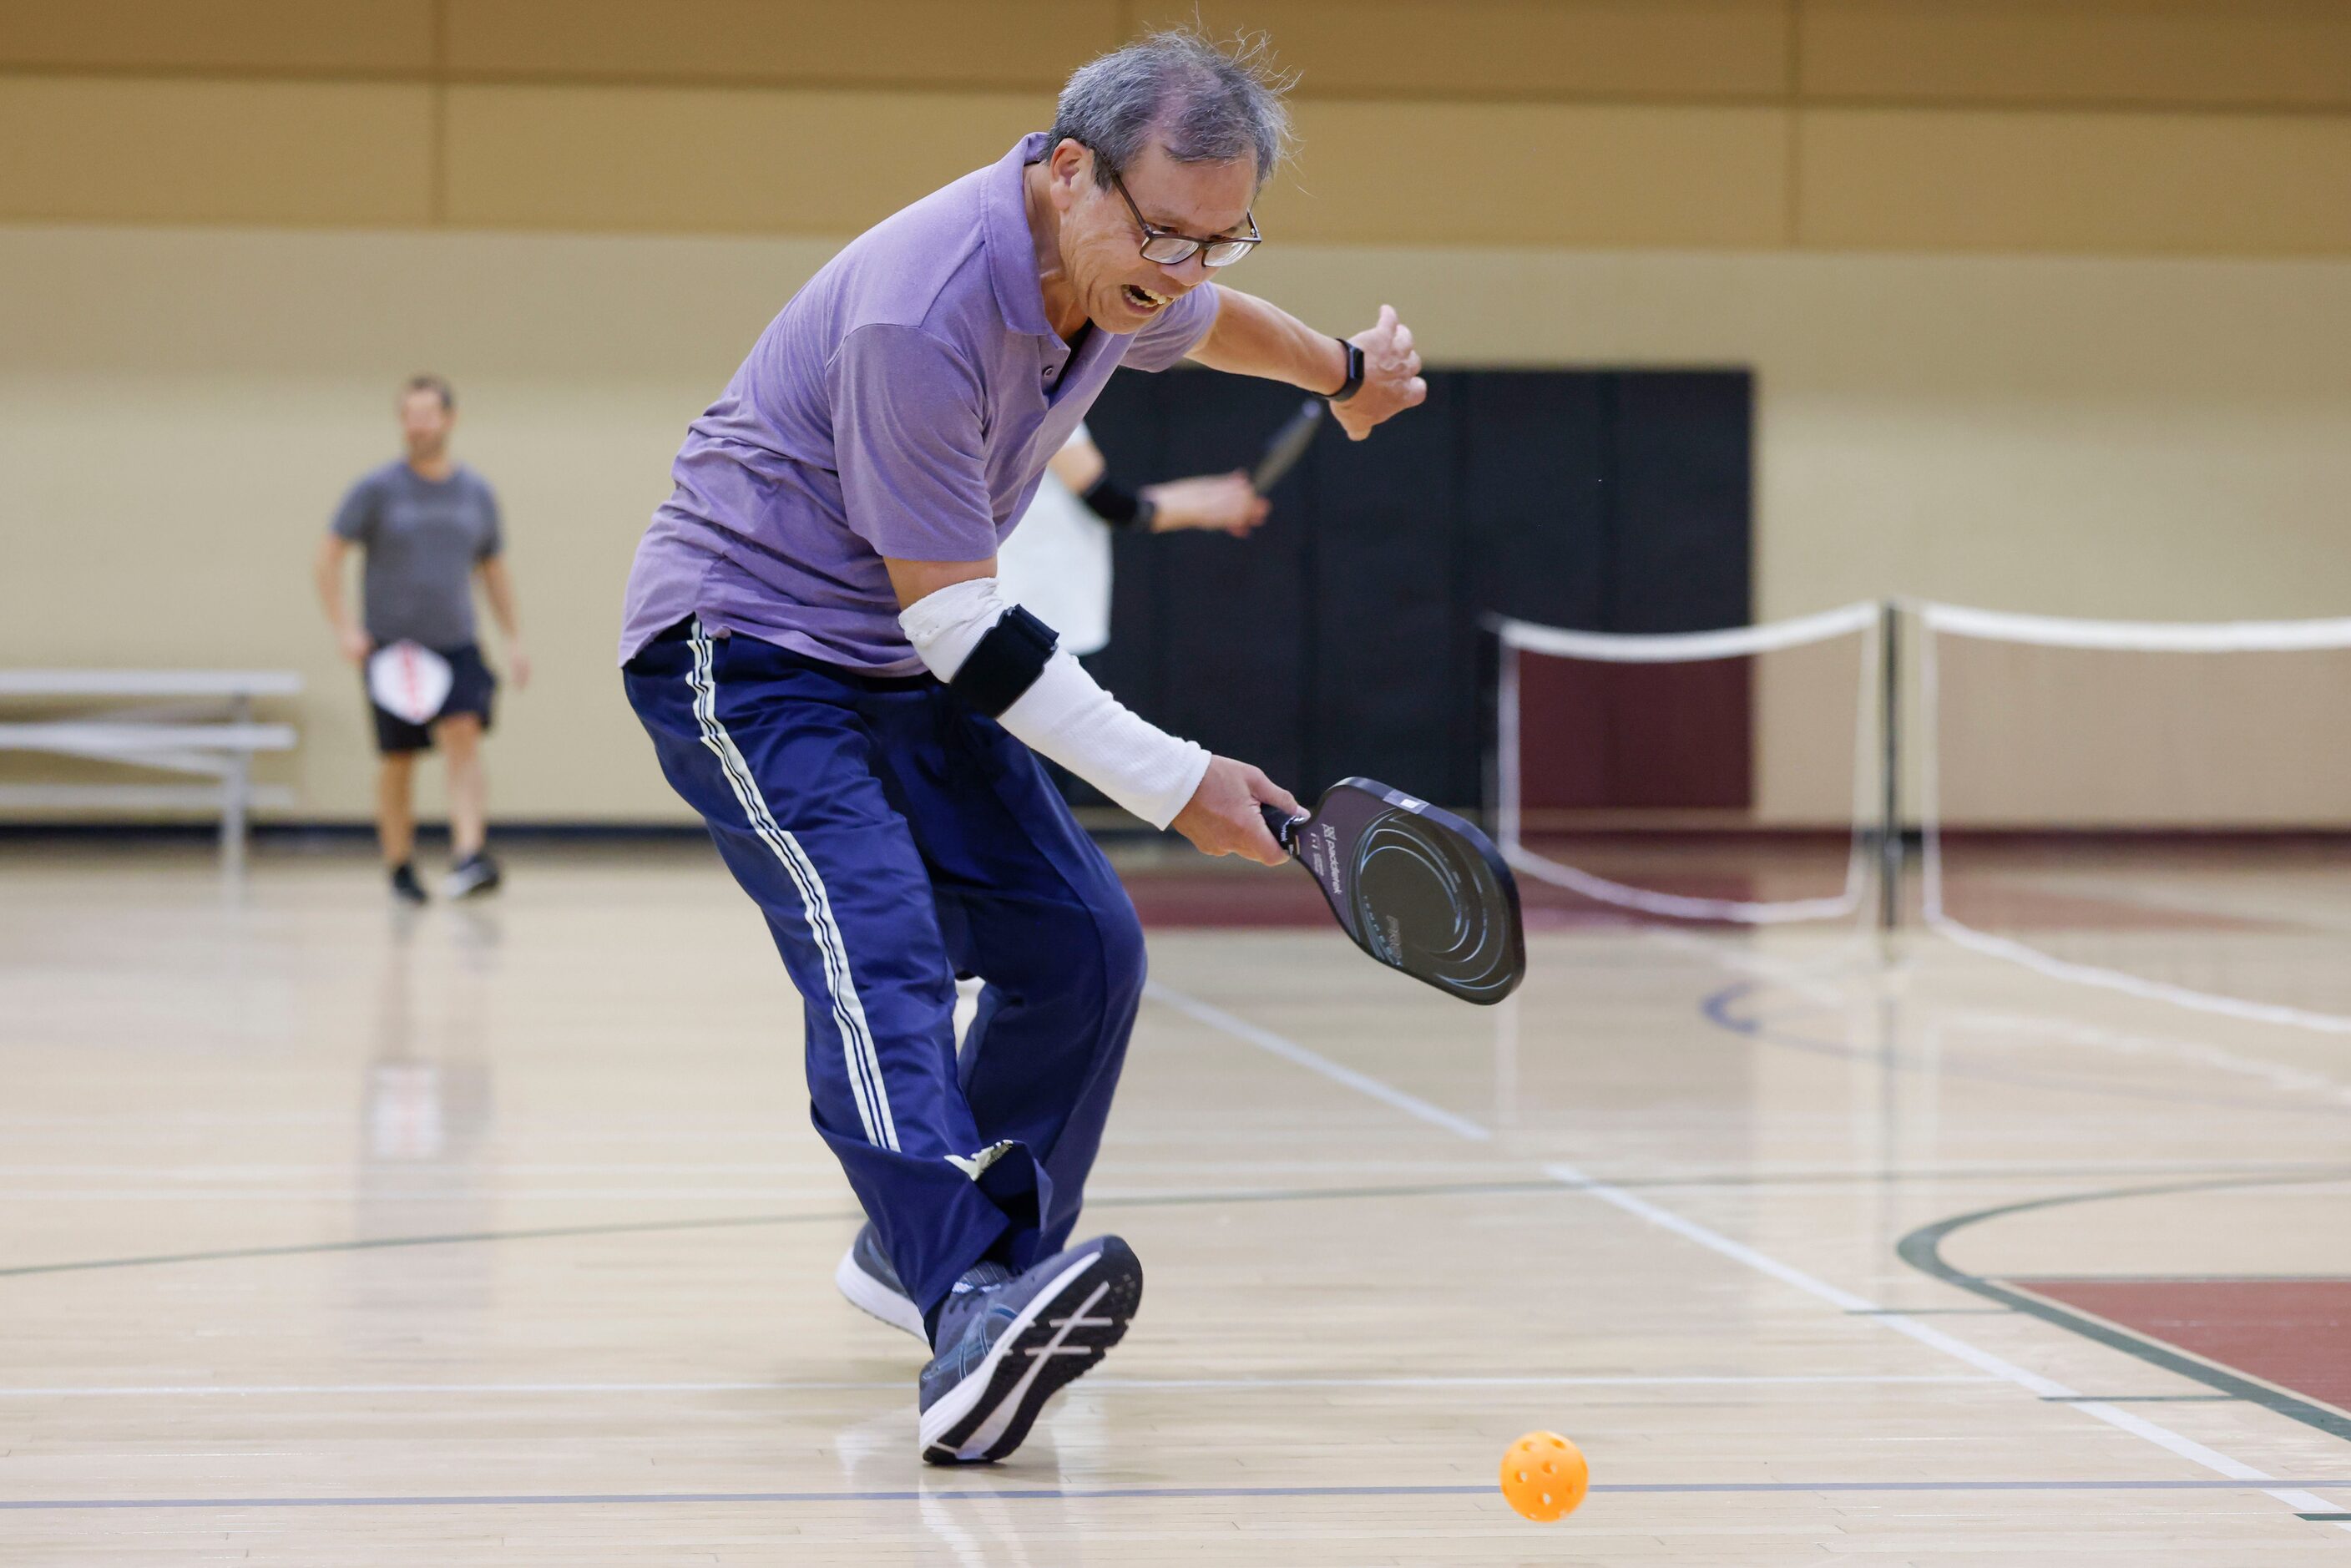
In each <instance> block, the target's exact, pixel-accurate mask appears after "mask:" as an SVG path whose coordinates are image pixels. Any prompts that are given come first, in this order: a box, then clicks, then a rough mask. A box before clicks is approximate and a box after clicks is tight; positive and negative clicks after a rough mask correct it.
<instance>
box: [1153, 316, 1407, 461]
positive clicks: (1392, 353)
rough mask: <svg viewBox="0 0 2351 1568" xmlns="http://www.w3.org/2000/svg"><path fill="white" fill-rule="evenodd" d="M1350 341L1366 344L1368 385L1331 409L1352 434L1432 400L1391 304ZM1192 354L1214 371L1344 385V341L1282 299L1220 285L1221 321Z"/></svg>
mask: <svg viewBox="0 0 2351 1568" xmlns="http://www.w3.org/2000/svg"><path fill="white" fill-rule="evenodd" d="M1347 341H1348V342H1350V343H1353V344H1354V345H1355V347H1356V348H1358V349H1360V350H1363V355H1364V381H1363V385H1362V386H1361V387H1359V388H1358V389H1356V391H1355V392H1354V394H1353V396H1352V397H1349V398H1348V399H1347V400H1346V401H1345V402H1334V403H1332V405H1331V413H1332V415H1333V416H1334V417H1336V418H1337V420H1338V421H1339V424H1340V427H1341V428H1342V429H1343V430H1344V431H1346V433H1347V435H1348V437H1349V439H1351V440H1354V441H1361V440H1363V439H1364V437H1365V436H1366V435H1369V434H1371V433H1372V427H1373V426H1374V425H1376V424H1378V423H1381V422H1382V421H1384V420H1387V419H1391V418H1394V417H1395V415H1397V414H1399V413H1403V412H1404V411H1405V409H1408V408H1412V407H1415V406H1416V405H1417V404H1418V403H1420V402H1422V401H1423V400H1424V399H1426V397H1427V396H1428V383H1427V382H1425V381H1423V380H1422V379H1421V375H1420V354H1419V352H1418V350H1416V349H1415V348H1414V347H1413V343H1412V329H1411V328H1409V327H1407V326H1405V324H1404V323H1403V322H1401V321H1399V320H1397V319H1396V313H1395V308H1394V307H1393V306H1387V305H1383V306H1381V307H1380V319H1378V320H1377V321H1376V322H1374V323H1373V324H1372V325H1371V326H1369V327H1367V328H1365V329H1364V330H1362V331H1360V332H1358V333H1356V334H1355V335H1354V336H1353V338H1350V339H1348V340H1347ZM1189 357H1190V358H1192V359H1194V360H1196V361H1199V362H1200V363H1201V364H1204V365H1206V366H1207V367H1208V368H1209V369H1211V370H1217V371H1231V372H1233V373H1234V374H1235V375H1243V376H1263V377H1265V378H1266V379H1267V380H1269V381H1277V382H1289V383H1290V385H1291V386H1294V387H1303V388H1304V389H1305V390H1306V391H1308V392H1315V393H1318V394H1320V395H1322V396H1323V397H1329V396H1331V395H1332V394H1333V393H1335V392H1339V391H1340V390H1341V388H1342V387H1343V384H1344V383H1345V382H1346V379H1347V362H1348V358H1349V356H1348V354H1347V350H1346V349H1345V347H1344V346H1343V344H1342V343H1341V342H1340V340H1338V339H1336V338H1333V337H1332V336H1331V335H1330V334H1329V333H1327V332H1318V331H1316V330H1315V329H1313V328H1311V327H1309V326H1308V325H1307V324H1306V323H1305V322H1303V321H1301V320H1300V319H1298V318H1297V317H1295V316H1292V315H1291V314H1290V312H1289V311H1287V310H1284V309H1282V308H1280V306H1278V305H1270V304H1268V303H1267V302H1266V301H1264V300H1262V299H1259V298H1257V297H1256V296H1255V295H1253V294H1243V293H1242V292H1240V291H1239V290H1238V289H1237V288H1228V287H1225V286H1224V285H1223V284H1221V283H1220V284H1218V285H1217V319H1216V322H1215V324H1214V325H1212V326H1211V327H1210V328H1209V329H1208V333H1207V336H1206V337H1205V338H1202V339H1201V340H1200V341H1199V342H1198V343H1197V344H1196V345H1195V346H1194V347H1193V349H1192V351H1191V354H1190V356H1189Z"/></svg>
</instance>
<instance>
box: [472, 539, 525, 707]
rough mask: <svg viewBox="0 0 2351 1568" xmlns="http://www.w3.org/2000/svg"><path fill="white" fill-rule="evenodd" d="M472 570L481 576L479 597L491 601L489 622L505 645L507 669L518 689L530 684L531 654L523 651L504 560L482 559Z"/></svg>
mask: <svg viewBox="0 0 2351 1568" xmlns="http://www.w3.org/2000/svg"><path fill="white" fill-rule="evenodd" d="M475 570H476V571H479V572H480V573H481V574H482V597H484V598H485V599H487V600H488V601H490V616H491V619H493V620H495V621H496V622H497V623H498V635H499V636H500V637H501V638H503V639H505V642H506V648H507V669H508V670H509V671H511V672H512V673H513V674H514V684H515V687H516V689H517V690H520V689H521V688H522V687H524V686H527V685H530V655H529V654H528V653H525V652H524V651H523V645H522V622H521V620H520V618H519V617H518V616H517V614H516V612H515V592H514V579H513V578H511V577H509V576H507V558H506V557H505V556H503V555H489V556H484V557H483V558H482V561H481V564H480V565H479V566H477V567H475Z"/></svg>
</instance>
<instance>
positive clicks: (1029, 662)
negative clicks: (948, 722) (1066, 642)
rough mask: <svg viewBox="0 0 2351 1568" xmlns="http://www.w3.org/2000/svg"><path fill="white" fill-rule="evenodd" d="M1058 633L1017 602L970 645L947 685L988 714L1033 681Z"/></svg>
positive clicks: (1011, 700)
mask: <svg viewBox="0 0 2351 1568" xmlns="http://www.w3.org/2000/svg"><path fill="white" fill-rule="evenodd" d="M1060 645H1061V633H1060V632H1056V631H1054V630H1053V629H1052V628H1051V627H1050V626H1048V625H1046V624H1045V623H1044V622H1042V621H1040V620H1038V619H1037V618H1036V617H1035V616H1034V615H1031V614H1029V612H1028V611H1027V610H1025V609H1023V608H1021V607H1020V606H1019V605H1018V604H1016V605H1014V606H1013V607H1012V608H1011V609H1009V610H1008V611H1006V612H1004V615H1003V618H1002V619H1001V620H999V621H998V622H997V623H996V624H995V625H993V626H990V627H989V628H988V629H987V633H986V635H984V636H982V637H981V638H980V640H979V641H978V642H977V643H974V644H973V645H972V650H971V652H970V653H968V654H967V655H966V656H965V658H964V662H963V665H962V667H961V668H960V669H958V670H956V673H955V678H954V679H953V680H951V681H949V682H948V683H947V689H948V690H949V691H951V692H953V693H955V694H956V695H957V696H959V697H961V698H963V700H964V701H966V702H967V703H969V704H970V705H971V706H974V707H976V708H977V709H978V710H979V711H980V712H982V713H984V714H986V715H987V716H988V717H990V718H1000V717H1001V716H1003V714H1004V710H1005V709H1007V708H1008V707H1010V706H1012V705H1013V704H1014V703H1017V702H1019V700H1020V698H1021V695H1022V694H1023V693H1025V692H1027V691H1028V689H1029V687H1030V686H1033V685H1036V684H1037V677H1038V676H1040V675H1041V674H1044V673H1045V666H1046V664H1048V663H1050V661H1051V659H1052V657H1053V650H1054V649H1055V648H1056V647H1058V646H1060Z"/></svg>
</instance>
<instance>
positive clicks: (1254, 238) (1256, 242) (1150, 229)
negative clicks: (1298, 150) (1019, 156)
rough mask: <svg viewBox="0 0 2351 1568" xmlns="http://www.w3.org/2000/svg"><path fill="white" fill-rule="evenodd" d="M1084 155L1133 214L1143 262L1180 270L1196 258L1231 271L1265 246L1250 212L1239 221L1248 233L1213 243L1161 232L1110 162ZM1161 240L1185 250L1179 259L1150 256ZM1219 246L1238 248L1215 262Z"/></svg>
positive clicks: (1098, 155) (1222, 237)
mask: <svg viewBox="0 0 2351 1568" xmlns="http://www.w3.org/2000/svg"><path fill="white" fill-rule="evenodd" d="M1078 145H1079V146H1081V147H1085V143H1084V142H1082V141H1081V142H1079V143H1078ZM1086 151H1087V152H1092V153H1093V155H1094V161H1095V162H1098V163H1100V164H1101V165H1102V168H1103V169H1105V170H1107V171H1108V172H1109V173H1110V183H1111V187H1112V189H1113V190H1115V191H1116V192H1117V193H1118V198H1119V200H1120V201H1122V202H1124V203H1125V204H1126V210H1127V211H1128V212H1130V213H1132V214H1134V225H1135V227H1137V228H1139V229H1141V230H1142V231H1143V243H1142V244H1141V245H1140V246H1136V247H1135V249H1136V250H1137V251H1138V252H1139V253H1140V254H1141V256H1143V259H1144V260H1145V261H1147V262H1150V263H1152V264H1153V265H1154V266H1155V267H1181V266H1183V265H1184V264H1185V263H1186V262H1187V261H1189V260H1191V259H1192V258H1193V257H1194V256H1198V257H1199V258H1200V260H1201V261H1202V262H1203V263H1205V264H1206V265H1207V266H1208V267H1230V266H1232V264H1233V263H1235V262H1237V261H1239V260H1242V259H1243V258H1245V257H1246V256H1248V255H1249V252H1251V251H1253V250H1255V249H1256V248H1257V247H1258V246H1261V245H1263V244H1264V243H1265V235H1262V234H1260V233H1259V232H1258V226H1257V214H1256V212H1255V211H1254V210H1252V209H1249V208H1243V209H1242V212H1241V221H1242V222H1244V223H1246V224H1248V225H1249V233H1247V234H1246V235H1220V236H1218V237H1217V238H1215V239H1202V238H1200V237H1199V236H1198V235H1187V234H1182V233H1179V232H1177V231H1176V230H1175V229H1164V228H1161V227H1160V226H1159V225H1157V224H1155V223H1153V222H1152V221H1151V220H1150V219H1149V218H1146V217H1144V215H1143V209H1142V208H1141V207H1138V206H1136V205H1135V204H1134V193H1132V192H1130V191H1129V190H1128V189H1127V188H1126V182H1125V181H1124V180H1122V179H1120V178H1119V175H1118V170H1117V169H1116V168H1115V167H1113V165H1112V163H1111V161H1110V160H1109V159H1107V158H1105V157H1103V156H1102V153H1101V152H1097V151H1096V150H1095V149H1093V148H1092V147H1086ZM1161 240H1175V241H1176V242H1178V243H1179V244H1181V245H1183V246H1186V247H1187V248H1186V250H1185V252H1184V254H1183V255H1181V256H1154V255H1152V254H1151V247H1152V246H1153V245H1155V244H1156V243H1157V242H1159V241H1161ZM1218 246H1238V247H1239V248H1238V250H1235V251H1233V253H1232V254H1231V255H1229V256H1226V257H1225V258H1224V260H1222V261H1218V260H1217V259H1216V257H1215V256H1213V255H1211V254H1210V253H1211V252H1213V251H1214V250H1216V249H1217V247H1218Z"/></svg>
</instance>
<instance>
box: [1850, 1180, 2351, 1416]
mask: <svg viewBox="0 0 2351 1568" xmlns="http://www.w3.org/2000/svg"><path fill="white" fill-rule="evenodd" d="M2303 1179H2305V1178H2303V1177H2297V1176H2234V1177H2221V1178H2215V1179H2212V1180H2209V1181H2200V1182H2170V1183H2166V1184H2164V1185H2162V1186H2139V1187H2116V1188H2112V1189H2109V1190H2107V1191H2104V1192H2085V1193H2074V1194H2070V1195H2067V1196H2064V1197H2039V1198H2032V1199H2030V1200H2028V1201H2026V1202H2023V1203H2011V1204H2003V1205H2001V1207H1998V1208H1981V1209H1978V1210H1976V1211H1975V1212H1974V1213H1972V1214H1959V1215H1954V1216H1952V1217H1951V1218H1949V1219H1939V1220H1937V1221H1936V1222H1935V1223H1933V1224H1932V1225H1923V1226H1920V1227H1919V1228H1917V1229H1916V1230H1913V1231H1912V1232H1910V1234H1909V1235H1907V1236H1905V1237H1904V1238H1903V1239H1901V1240H1900V1241H1899V1242H1898V1243H1896V1246H1895V1249H1894V1250H1895V1253H1896V1256H1898V1257H1899V1258H1900V1259H1901V1260H1903V1261H1904V1262H1905V1263H1907V1264H1909V1265H1910V1267H1912V1268H1913V1269H1916V1270H1918V1271H1919V1272H1920V1273H1922V1274H1926V1275H1928V1276H1930V1277H1931V1278H1934V1279H1937V1280H1940V1281H1943V1282H1944V1283H1945V1284H1947V1285H1957V1286H1958V1287H1959V1289H1961V1290H1963V1291H1971V1292H1973V1293H1974V1294H1976V1295H1979V1296H1981V1297H1983V1298H1984V1299H1985V1300H1986V1301H1998V1302H2000V1303H2001V1304H2002V1305H2003V1306H2007V1307H2011V1308H2013V1309H2014V1310H2015V1311H2017V1312H2029V1313H2031V1314H2032V1316H2034V1317H2036V1318H2039V1319H2041V1320H2042V1321H2043V1322H2046V1323H2050V1324H2052V1325H2053V1326H2055V1327H2057V1328H2061V1329H2064V1330H2065V1331H2066V1332H2068V1333H2075V1334H2079V1335H2080V1336H2081V1337H2083V1338H2084V1339H2086V1340H2092V1341H2095V1343H2099V1344H2103V1345H2105V1347H2107V1348H2108V1349H2109V1350H2118V1351H2120V1352H2122V1353H2123V1354H2125V1355H2128V1356H2135V1357H2137V1359H2138V1360H2140V1361H2143V1362H2145V1363H2147V1364H2148V1365H2150V1366H2158V1367H2161V1368H2162V1369H2163V1370H2164V1371H2166V1372H2168V1373H2172V1374H2174V1375H2178V1376H2180V1377H2185V1378H2187V1379H2189V1381H2191V1382H2195V1383H2200V1384H2202V1385H2205V1386H2206V1387H2207V1388H2210V1389H2214V1390H2216V1391H2217V1392H2219V1393H2221V1394H2226V1395H2228V1396H2231V1398H2234V1399H2241V1400H2245V1401H2246V1402H2248V1403H2250V1404H2254V1405H2258V1406H2262V1408H2263V1409H2264V1410H2268V1411H2271V1412H2273V1413H2274V1414H2276V1415H2280V1416H2284V1417H2285V1418H2286V1419H2288V1420H2290V1421H2299V1422H2301V1423H2302V1424H2303V1425H2304V1426H2305V1427H2313V1428H2315V1429H2316V1430H2318V1431H2321V1432H2324V1433H2325V1434H2326V1435H2327V1436H2328V1437H2339V1438H2341V1439H2343V1440H2344V1441H2346V1442H2351V1416H2346V1415H2345V1414H2344V1413H2343V1412H2341V1411H2339V1410H2335V1409H2332V1408H2330V1407H2329V1406H2325V1405H2321V1404H2319V1403H2318V1402H2317V1401H2315V1400H2313V1399H2305V1398H2304V1397H2303V1396H2300V1395H2297V1394H2294V1393H2291V1392H2289V1391H2287V1390H2285V1389H2283V1388H2278V1387H2274V1386H2273V1385H2270V1384H2266V1383H2261V1382H2256V1381H2255V1380H2254V1379H2252V1378H2251V1377H2247V1376H2245V1375H2241V1374H2240V1373H2237V1372H2233V1371H2231V1370H2230V1369H2228V1368H2226V1367H2223V1366H2218V1365H2215V1364H2212V1363H2210V1362H2207V1361H2202V1360H2199V1359H2197V1358H2195V1357H2193V1356H2190V1355H2189V1354H2186V1353H2185V1352H2182V1351H2179V1350H2177V1349H2174V1348H2173V1347H2172V1346H2170V1345H2168V1344H2164V1343H2160V1342H2158V1341H2156V1340H2153V1339H2149V1338H2147V1336H2145V1335H2143V1334H2138V1333H2133V1332H2131V1331H2129V1330H2127V1329H2125V1328H2122V1327H2120V1326H2119V1325H2117V1324H2114V1323H2110V1322H2105V1320H2103V1319H2101V1318H2096V1317H2093V1316H2091V1315H2090V1314H2088V1313H2086V1312H2077V1311H2075V1310H2074V1309H2073V1308H2071V1307H2066V1306H2062V1305H2060V1304H2059V1303H2057V1302H2055V1301H2050V1300H2049V1299H2047V1298H2046V1297H2043V1296H2038V1295H2034V1294H2032V1293H2031V1292H2030V1291H2023V1290H2020V1289H2015V1288H2012V1287H2011V1286H2010V1285H2006V1284H2001V1283H1998V1282H1996V1281H1991V1280H1986V1279H1983V1278H1981V1277H1980V1276H1979V1275H1975V1274H1970V1273H1966V1272H1963V1271H1962V1270H1959V1269H1956V1268H1954V1267H1952V1266H1951V1265H1950V1264H1949V1263H1947V1262H1945V1261H1944V1260H1943V1252H1942V1248H1943V1239H1944V1238H1946V1237H1948V1236H1949V1235H1950V1234H1951V1232H1953V1231H1955V1230H1959V1229H1963V1228H1966V1227H1968V1226H1970V1225H1977V1224H1980V1223H1982V1222H1983V1221H1984V1220H1987V1219H1998V1218H2003V1217H2005V1216H2008V1215H2011V1214H2025V1213H2030V1212H2032V1211H2034V1210H2038V1209H2044V1208H2062V1207H2066V1206H2068V1205H2071V1204H2077V1203H2100V1202H2107V1201H2112V1200H2117V1199H2121V1198H2126V1197H2164V1196H2167V1195H2169V1194H2173V1193H2186V1192H2210V1191H2213V1190H2215V1189H2218V1188H2220V1187H2232V1186H2289V1185H2292V1184H2293V1183H2294V1182H2296V1181H2300V1180H2303Z"/></svg>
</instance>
